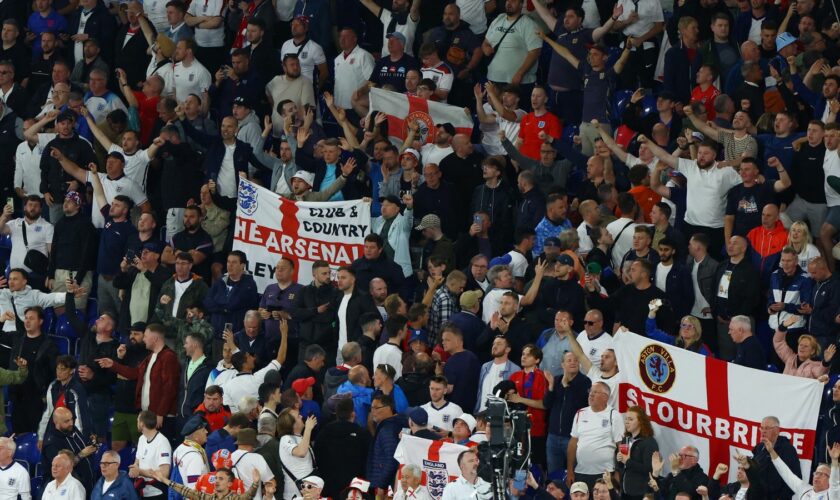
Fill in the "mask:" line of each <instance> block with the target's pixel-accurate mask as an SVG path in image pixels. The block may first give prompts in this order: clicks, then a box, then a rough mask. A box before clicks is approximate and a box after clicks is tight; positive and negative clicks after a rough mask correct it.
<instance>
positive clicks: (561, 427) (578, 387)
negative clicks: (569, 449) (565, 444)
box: [543, 373, 592, 437]
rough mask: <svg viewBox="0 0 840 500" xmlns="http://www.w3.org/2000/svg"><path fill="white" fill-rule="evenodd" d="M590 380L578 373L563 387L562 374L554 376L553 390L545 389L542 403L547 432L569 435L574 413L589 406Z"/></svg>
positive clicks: (556, 434)
mask: <svg viewBox="0 0 840 500" xmlns="http://www.w3.org/2000/svg"><path fill="white" fill-rule="evenodd" d="M590 387H592V381H591V380H589V377H587V376H586V375H584V374H583V373H578V374H577V375H576V376H575V378H573V379H572V380H571V382H569V387H563V376H562V375H555V376H554V390H553V391H546V393H545V396H543V405H544V406H545V408H546V409H547V410H548V433H549V434H554V435H555V436H564V437H570V436H571V434H572V424H573V423H574V420H575V415H576V414H577V412H578V410H580V409H581V408H586V407H587V406H589V388H590Z"/></svg>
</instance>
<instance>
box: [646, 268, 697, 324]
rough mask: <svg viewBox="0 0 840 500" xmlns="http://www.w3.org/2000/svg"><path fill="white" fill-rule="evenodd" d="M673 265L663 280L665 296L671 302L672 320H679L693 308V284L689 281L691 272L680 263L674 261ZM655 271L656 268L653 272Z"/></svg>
mask: <svg viewBox="0 0 840 500" xmlns="http://www.w3.org/2000/svg"><path fill="white" fill-rule="evenodd" d="M673 263H674V265H672V266H671V270H670V271H668V277H667V278H665V295H666V296H667V297H668V300H669V301H670V302H671V309H672V310H673V311H674V318H675V319H677V320H679V319H680V318H682V317H683V316H685V315H687V314H690V313H691V308H692V307H693V306H694V283H693V282H692V280H691V271H689V270H688V268H687V267H686V266H685V265H684V264H683V263H682V262H678V261H676V260H674V261H673ZM655 270H656V268H654V272H655ZM654 280H655V278H654Z"/></svg>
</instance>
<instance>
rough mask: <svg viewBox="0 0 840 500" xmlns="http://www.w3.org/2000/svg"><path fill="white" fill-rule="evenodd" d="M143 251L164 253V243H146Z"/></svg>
mask: <svg viewBox="0 0 840 500" xmlns="http://www.w3.org/2000/svg"><path fill="white" fill-rule="evenodd" d="M143 250H148V251H150V252H154V253H162V252H163V243H161V242H160V241H147V242H146V243H143Z"/></svg>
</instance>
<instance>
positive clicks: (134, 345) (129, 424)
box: [94, 318, 149, 451]
mask: <svg viewBox="0 0 840 500" xmlns="http://www.w3.org/2000/svg"><path fill="white" fill-rule="evenodd" d="M111 321H112V322H113V321H114V319H113V318H111ZM145 330H146V324H145V323H135V324H133V325H131V328H130V330H129V335H128V344H121V345H120V346H119V347H118V348H117V353H116V359H117V360H119V362H120V363H122V364H123V365H125V366H128V367H132V368H133V367H136V366H138V365H139V364H140V362H141V361H143V360H144V359H145V358H146V356H147V355H148V354H149V351H148V350H147V349H146V345H145V344H144V343H143V332H144V331H145ZM109 357H110V356H109ZM111 359H114V358H111ZM102 371H103V372H105V373H110V371H109V370H105V369H102ZM136 385H137V382H136V381H134V380H129V379H127V378H125V377H124V376H122V375H117V385H116V391H115V396H114V410H115V413H114V422H113V424H112V425H111V449H112V450H115V451H119V450H121V449H123V448H125V447H126V446H128V445H129V444H133V445H136V444H137V440H138V439H139V437H140V431H138V430H137V414H138V413H139V411H140V410H139V409H138V408H137V404H136V403H135V400H134V388H135V386H136ZM94 425H95V424H94Z"/></svg>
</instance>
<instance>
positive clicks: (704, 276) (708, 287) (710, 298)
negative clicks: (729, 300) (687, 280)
mask: <svg viewBox="0 0 840 500" xmlns="http://www.w3.org/2000/svg"><path fill="white" fill-rule="evenodd" d="M685 262H686V268H687V269H688V274H689V276H690V275H691V274H692V273H693V272H694V266H696V265H697V263H696V262H695V261H694V257H691V256H689V257H687V258H686V260H685ZM699 265H700V268H699V269H697V286H698V288H700V294H701V295H703V298H704V299H706V302H708V303H709V304H710V305H714V303H715V297H716V296H717V285H718V282H717V281H715V279H716V278H718V276H717V268H718V261H716V260H715V259H713V258H712V257H711V256H710V255H707V256H706V258H705V259H703V261H702V262H700V264H699ZM693 280H694V278H692V285H691V286H692V287H694V282H693Z"/></svg>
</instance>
